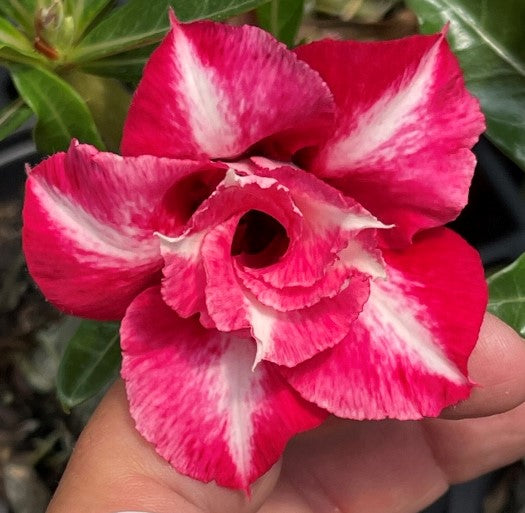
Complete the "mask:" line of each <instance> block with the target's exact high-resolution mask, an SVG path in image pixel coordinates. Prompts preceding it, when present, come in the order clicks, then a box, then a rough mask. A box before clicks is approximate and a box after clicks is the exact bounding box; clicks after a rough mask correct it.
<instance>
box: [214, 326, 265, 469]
mask: <svg viewBox="0 0 525 513" xmlns="http://www.w3.org/2000/svg"><path fill="white" fill-rule="evenodd" d="M225 339H226V341H227V342H226V344H227V347H226V350H225V351H224V353H223V354H222V355H221V357H220V362H219V371H220V381H219V382H222V383H226V384H227V389H225V390H224V391H223V393H222V394H221V397H220V400H219V404H218V408H219V415H221V416H224V418H226V419H227V420H226V433H227V440H226V444H227V446H228V450H229V452H230V455H231V457H232V460H233V462H234V464H235V466H236V467H237V470H238V474H239V475H240V476H243V477H245V476H248V475H249V470H250V468H251V466H252V454H253V450H254V447H253V441H252V439H253V434H254V429H253V420H254V419H253V415H254V414H255V413H256V411H257V407H258V402H259V400H260V397H261V395H262V392H263V391H262V388H261V385H260V375H259V374H258V373H256V372H252V370H251V364H252V361H253V346H252V345H251V344H250V342H249V341H248V340H246V339H241V338H236V337H234V336H225Z"/></svg>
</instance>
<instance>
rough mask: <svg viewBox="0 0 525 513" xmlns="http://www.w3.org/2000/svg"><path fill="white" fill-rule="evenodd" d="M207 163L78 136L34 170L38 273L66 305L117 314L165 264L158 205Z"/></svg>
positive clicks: (32, 222)
mask: <svg viewBox="0 0 525 513" xmlns="http://www.w3.org/2000/svg"><path fill="white" fill-rule="evenodd" d="M202 166H203V164H202V163H195V162H189V161H171V160H168V159H159V158H156V157H148V156H144V157H137V158H135V157H129V158H123V157H119V156H117V155H113V154H110V153H102V152H99V151H97V150H96V149H95V148H93V147H91V146H87V145H79V144H78V143H77V142H73V143H72V145H71V147H70V149H69V151H68V152H67V153H58V154H56V155H54V156H53V157H50V158H49V159H47V160H45V161H44V162H42V163H41V164H39V165H38V166H36V167H35V168H34V169H33V170H32V171H31V172H30V175H29V178H28V180H27V187H26V198H25V205H24V212H23V218H24V228H23V233H22V235H23V244H24V251H25V255H26V260H27V265H28V268H29V271H30V272H31V275H32V276H33V278H34V279H35V281H36V282H37V284H38V285H39V287H40V288H41V289H42V292H43V293H44V294H45V296H46V297H47V298H48V299H49V300H50V301H51V302H52V303H54V304H55V305H57V306H58V307H59V308H60V309H62V310H64V311H66V312H68V313H72V314H75V315H79V316H86V317H91V318H95V319H118V318H121V317H122V316H123V314H124V311H125V309H126V308H127V306H128V305H129V303H130V302H131V300H132V299H133V298H134V297H135V296H136V295H137V293H138V292H140V291H141V290H143V289H144V288H145V287H147V286H149V285H150V284H151V283H152V280H155V279H158V276H157V274H158V271H160V269H161V266H162V258H161V255H160V248H159V242H158V239H157V238H156V237H154V236H153V232H154V230H155V229H156V223H157V215H156V207H157V206H158V205H159V204H160V203H161V200H162V198H163V195H164V193H165V191H166V190H167V189H169V187H170V185H171V184H172V183H174V182H175V181H176V180H178V179H180V177H182V176H186V175H188V174H190V173H192V172H194V171H195V170H198V169H200V168H201V167H202Z"/></svg>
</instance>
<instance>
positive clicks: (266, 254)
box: [231, 210, 290, 269]
mask: <svg viewBox="0 0 525 513" xmlns="http://www.w3.org/2000/svg"><path fill="white" fill-rule="evenodd" d="M289 244H290V239H289V238H288V235H287V233H286V230H285V228H284V226H283V225H282V224H281V223H280V222H279V221H277V220H276V219H275V218H273V217H272V216H269V215H268V214H265V213H264V212H261V211H260V210H250V211H248V212H246V214H244V215H243V216H242V217H241V219H240V220H239V224H238V225H237V229H236V230H235V234H234V236H233V241H232V247H231V255H232V256H236V257H238V258H239V260H240V263H241V264H242V265H244V266H246V267H252V268H256V269H257V268H261V267H267V266H269V265H272V264H275V263H276V262H277V261H278V260H279V259H280V258H281V257H282V256H283V255H284V254H285V253H286V250H287V249H288V245H289Z"/></svg>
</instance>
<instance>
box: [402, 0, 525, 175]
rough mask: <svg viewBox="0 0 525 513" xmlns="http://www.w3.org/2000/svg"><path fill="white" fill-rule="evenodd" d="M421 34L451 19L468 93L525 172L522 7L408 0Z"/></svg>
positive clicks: (471, 0)
mask: <svg viewBox="0 0 525 513" xmlns="http://www.w3.org/2000/svg"><path fill="white" fill-rule="evenodd" d="M407 3H408V5H409V7H411V8H412V9H413V10H414V11H415V12H416V14H417V15H418V17H419V19H420V21H421V24H422V30H423V31H424V32H427V33H429V32H437V31H439V30H441V29H442V27H443V26H444V25H445V23H446V22H447V21H449V20H450V30H449V34H448V36H449V41H450V43H451V45H452V48H453V50H454V51H455V53H456V55H457V56H458V58H459V60H460V62H461V66H462V68H463V70H464V72H465V77H466V80H467V85H468V88H469V89H470V91H472V93H473V94H475V95H476V96H477V97H478V98H479V100H480V101H481V105H482V107H483V111H484V113H485V115H486V117H487V125H488V129H487V135H488V136H489V137H490V138H491V139H492V140H493V141H494V142H495V143H496V144H497V145H498V146H499V147H500V148H501V149H502V150H503V151H504V152H505V153H506V154H507V155H509V156H510V157H511V158H513V159H514V160H515V161H516V162H517V163H518V164H520V165H521V166H522V167H523V168H524V169H525V37H524V29H523V22H522V20H525V2H524V1H523V0H499V1H495V0H494V1H489V0H407Z"/></svg>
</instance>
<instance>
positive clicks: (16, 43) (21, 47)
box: [0, 18, 38, 58]
mask: <svg viewBox="0 0 525 513" xmlns="http://www.w3.org/2000/svg"><path fill="white" fill-rule="evenodd" d="M2 47H8V48H11V49H12V50H15V51H17V52H18V53H21V54H22V55H27V56H29V57H33V58H34V57H37V56H38V53H37V52H36V50H35V49H34V48H33V46H32V45H31V42H30V41H29V39H27V37H26V36H25V35H24V34H22V32H20V31H19V30H18V29H17V28H16V27H14V26H13V25H11V23H9V21H7V20H6V19H5V18H0V48H2Z"/></svg>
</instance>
